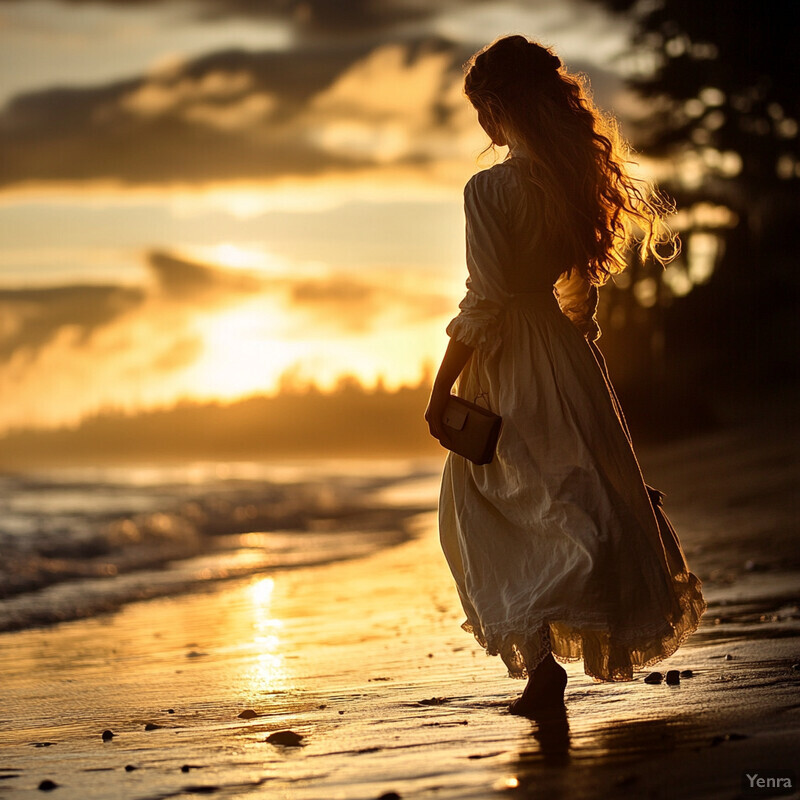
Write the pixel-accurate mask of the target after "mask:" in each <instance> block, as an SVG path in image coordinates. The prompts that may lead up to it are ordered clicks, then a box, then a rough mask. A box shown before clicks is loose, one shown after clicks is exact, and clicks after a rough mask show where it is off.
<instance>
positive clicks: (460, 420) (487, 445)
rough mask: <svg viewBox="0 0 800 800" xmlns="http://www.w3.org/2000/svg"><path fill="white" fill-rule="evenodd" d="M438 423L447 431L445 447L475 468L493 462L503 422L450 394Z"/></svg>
mask: <svg viewBox="0 0 800 800" xmlns="http://www.w3.org/2000/svg"><path fill="white" fill-rule="evenodd" d="M442 422H443V423H444V424H445V426H446V427H447V436H448V442H447V447H448V449H449V450H452V451H453V452H454V453H458V455H460V456H464V458H468V459H469V460H470V461H472V462H474V463H475V464H488V463H489V462H490V461H491V460H492V459H493V458H494V451H495V448H496V447H497V437H498V436H499V435H500V426H501V425H502V423H503V418H502V417H500V416H498V415H497V414H493V413H492V412H491V411H488V410H487V409H485V408H481V406H478V405H475V403H470V402H469V401H467V400H462V399H461V398H460V397H456V395H454V394H451V395H450V399H449V400H448V401H447V405H446V406H445V408H444V416H443V418H442Z"/></svg>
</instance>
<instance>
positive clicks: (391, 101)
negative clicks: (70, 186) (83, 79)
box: [0, 39, 466, 186]
mask: <svg viewBox="0 0 800 800" xmlns="http://www.w3.org/2000/svg"><path fill="white" fill-rule="evenodd" d="M465 54H466V51H464V50H462V49H460V48H459V47H458V46H456V45H454V44H453V43H451V42H447V41H445V40H442V39H426V40H424V41H419V42H411V43H406V44H395V45H389V46H384V47H379V48H377V49H375V50H373V48H372V46H371V45H370V44H369V43H367V42H365V41H364V40H355V39H354V40H351V41H349V42H347V43H344V44H338V45H336V46H320V45H315V46H313V47H298V48H295V49H293V50H288V51H282V52H266V53H252V52H243V51H229V52H225V53H216V54H213V55H210V56H206V57H204V58H201V59H197V60H195V61H192V62H189V63H185V64H176V65H173V66H172V67H171V68H168V69H162V70H157V71H155V72H154V73H152V74H149V75H146V76H143V77H141V78H138V79H135V80H128V81H122V82H116V83H113V84H109V85H106V86H99V87H90V88H80V89H77V88H70V89H66V88H55V89H49V90H47V91H41V92H35V93H29V94H25V95H21V96H18V97H16V98H15V99H14V100H12V101H11V102H10V103H8V104H7V106H6V107H5V108H4V109H3V110H2V111H1V112H0V149H2V151H3V153H4V158H3V160H2V162H0V185H6V186H7V185H9V184H14V183H22V182H26V181H50V182H64V181H67V182H68V181H84V180H88V179H112V180H118V181H121V182H123V183H125V184H129V185H132V184H145V183H149V184H158V183H161V184H175V183H209V182H213V181H224V180H245V179H247V180H259V179H271V178H279V177H283V176H303V175H305V176H311V175H319V174H321V173H324V172H326V171H330V170H334V169H335V170H338V171H350V172H352V171H354V170H363V169H365V168H369V167H373V166H376V165H378V166H381V165H386V164H396V163H406V162H409V161H414V162H416V163H419V161H420V160H423V161H425V160H429V159H431V158H433V157H434V155H435V154H436V152H438V151H437V150H436V148H437V147H439V145H437V144H436V143H435V142H436V137H437V136H438V137H439V139H440V140H441V142H445V141H446V140H447V135H448V134H449V135H450V136H453V135H456V138H457V136H458V130H457V128H458V126H456V125H454V120H456V119H457V116H454V115H457V108H458V106H459V105H463V104H464V103H463V100H462V99H461V98H460V90H459V89H458V86H459V85H460V64H461V62H462V60H463V58H464V57H465ZM454 87H455V88H454ZM426 142H428V145H426ZM431 142H433V143H434V144H433V145H432V146H431V144H430V143H431ZM441 142H440V144H441ZM432 147H433V149H432Z"/></svg>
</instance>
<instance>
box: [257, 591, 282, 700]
mask: <svg viewBox="0 0 800 800" xmlns="http://www.w3.org/2000/svg"><path fill="white" fill-rule="evenodd" d="M274 590H275V581H274V579H273V578H262V579H261V580H258V581H256V582H255V583H253V584H252V586H251V587H250V601H251V604H252V613H253V617H252V620H253V621H252V625H253V630H254V632H255V635H254V637H253V645H254V648H253V649H254V650H255V653H256V657H255V666H254V668H253V670H252V671H251V672H250V674H249V676H248V682H249V684H250V692H251V693H258V692H274V691H275V690H276V689H278V688H281V687H283V686H285V684H286V682H287V680H288V674H287V672H286V668H285V664H284V657H283V654H282V653H280V652H279V650H280V645H281V640H280V636H279V632H280V631H281V629H282V628H283V622H282V621H281V620H279V619H275V618H273V617H272V615H271V605H272V595H273V592H274Z"/></svg>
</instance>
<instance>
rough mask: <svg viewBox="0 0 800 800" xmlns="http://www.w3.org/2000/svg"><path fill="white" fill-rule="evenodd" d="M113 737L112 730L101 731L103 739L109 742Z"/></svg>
mask: <svg viewBox="0 0 800 800" xmlns="http://www.w3.org/2000/svg"><path fill="white" fill-rule="evenodd" d="M113 738H114V731H103V741H104V742H110V741H111V740H112V739H113Z"/></svg>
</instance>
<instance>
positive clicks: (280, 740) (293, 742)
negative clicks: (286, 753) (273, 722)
mask: <svg viewBox="0 0 800 800" xmlns="http://www.w3.org/2000/svg"><path fill="white" fill-rule="evenodd" d="M304 738H305V737H304V736H303V735H302V734H300V733H295V732H294V731H289V730H286V731H275V733H271V734H270V735H269V736H267V741H268V742H269V743H270V744H280V745H283V746H284V747H299V746H300V742H302V741H303V739H304Z"/></svg>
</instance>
